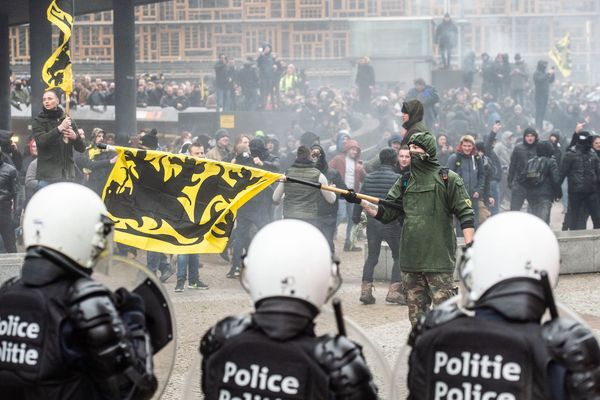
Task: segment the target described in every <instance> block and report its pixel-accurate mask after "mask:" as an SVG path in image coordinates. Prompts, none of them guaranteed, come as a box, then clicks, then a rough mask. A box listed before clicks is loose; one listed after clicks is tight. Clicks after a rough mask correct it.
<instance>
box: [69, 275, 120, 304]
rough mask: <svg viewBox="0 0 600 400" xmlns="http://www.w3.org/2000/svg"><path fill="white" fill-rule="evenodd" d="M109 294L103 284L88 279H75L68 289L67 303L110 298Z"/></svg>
mask: <svg viewBox="0 0 600 400" xmlns="http://www.w3.org/2000/svg"><path fill="white" fill-rule="evenodd" d="M110 295H111V292H110V290H108V289H107V288H106V287H105V286H104V285H103V284H101V283H100V282H97V281H95V280H93V279H90V278H80V279H77V280H76V281H75V282H74V283H73V285H71V287H70V288H69V296H68V301H69V303H71V304H73V303H77V302H80V301H82V300H84V299H86V298H88V297H91V296H94V297H99V296H110Z"/></svg>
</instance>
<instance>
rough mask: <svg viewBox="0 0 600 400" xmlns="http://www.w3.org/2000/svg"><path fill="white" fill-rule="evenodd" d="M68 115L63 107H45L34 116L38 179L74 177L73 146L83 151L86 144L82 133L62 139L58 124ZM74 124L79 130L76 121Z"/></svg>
mask: <svg viewBox="0 0 600 400" xmlns="http://www.w3.org/2000/svg"><path fill="white" fill-rule="evenodd" d="M64 118H65V115H64V112H63V110H62V109H61V108H60V107H58V108H57V109H55V110H46V109H43V110H42V112H40V114H39V115H38V117H37V118H36V119H34V120H33V123H32V127H31V130H32V131H33V137H34V138H35V142H36V144H37V148H38V167H37V179H38V180H44V181H64V180H73V179H75V162H74V160H73V150H75V151H78V152H79V153H83V152H84V151H85V144H84V143H83V140H82V139H81V137H80V136H79V135H76V138H75V140H69V141H68V143H65V142H64V141H63V135H62V134H61V133H60V132H59V131H58V126H59V125H60V124H61V122H62V121H63V119H64ZM71 127H72V128H73V130H74V131H75V132H77V125H76V124H75V121H72V122H71Z"/></svg>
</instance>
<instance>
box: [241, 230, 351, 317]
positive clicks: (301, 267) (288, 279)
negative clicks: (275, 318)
mask: <svg viewBox="0 0 600 400" xmlns="http://www.w3.org/2000/svg"><path fill="white" fill-rule="evenodd" d="M241 281H242V286H244V289H246V290H247V291H248V292H249V293H250V297H252V300H253V301H254V303H255V304H256V302H258V301H259V300H262V299H265V298H268V297H293V298H297V299H301V300H305V301H307V302H309V303H310V304H312V305H313V306H315V307H316V308H317V309H320V308H321V306H322V305H323V304H325V302H326V301H327V300H329V298H330V297H331V296H332V295H333V294H334V293H335V292H336V291H337V290H338V288H339V287H340V285H341V278H340V275H339V270H338V265H337V262H335V261H334V260H333V258H332V254H331V250H330V249H329V244H328V243H327V240H326V239H325V237H324V236H323V234H322V233H321V232H320V231H319V230H318V229H317V228H315V227H314V226H312V225H310V224H309V223H307V222H304V221H300V220H297V219H284V220H279V221H276V222H273V223H270V224H268V225H267V226H265V227H264V228H263V229H261V230H260V231H259V232H258V233H257V234H256V236H255V237H254V239H253V240H252V243H250V246H249V247H248V254H247V256H246V257H245V258H244V262H243V269H242V273H241Z"/></svg>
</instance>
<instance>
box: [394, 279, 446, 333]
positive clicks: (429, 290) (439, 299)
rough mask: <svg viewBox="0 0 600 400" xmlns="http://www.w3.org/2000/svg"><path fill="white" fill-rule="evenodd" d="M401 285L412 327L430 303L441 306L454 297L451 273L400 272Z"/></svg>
mask: <svg viewBox="0 0 600 400" xmlns="http://www.w3.org/2000/svg"><path fill="white" fill-rule="evenodd" d="M402 284H403V286H404V294H405V296H406V304H407V305H408V318H409V319H410V324H411V325H412V326H413V327H414V326H415V325H416V324H417V322H418V321H419V319H420V318H421V317H422V316H423V315H424V314H425V313H426V312H427V311H429V310H430V308H431V304H432V303H433V305H438V304H441V303H443V302H444V301H446V300H448V299H449V298H451V297H452V296H453V295H454V293H453V288H454V276H453V274H452V273H451V272H402Z"/></svg>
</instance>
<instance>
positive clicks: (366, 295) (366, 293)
mask: <svg viewBox="0 0 600 400" xmlns="http://www.w3.org/2000/svg"><path fill="white" fill-rule="evenodd" d="M359 300H360V302H361V303H363V304H374V303H375V297H373V282H363V283H362V285H360V299H359Z"/></svg>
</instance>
